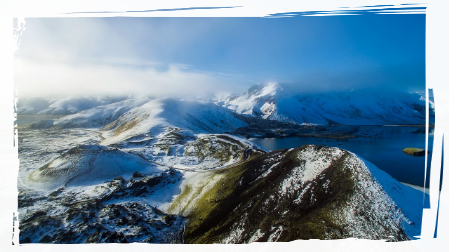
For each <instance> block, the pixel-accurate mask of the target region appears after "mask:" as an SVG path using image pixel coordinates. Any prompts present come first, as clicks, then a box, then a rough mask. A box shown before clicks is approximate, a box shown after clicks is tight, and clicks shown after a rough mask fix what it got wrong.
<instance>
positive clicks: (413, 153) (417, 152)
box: [402, 148, 430, 157]
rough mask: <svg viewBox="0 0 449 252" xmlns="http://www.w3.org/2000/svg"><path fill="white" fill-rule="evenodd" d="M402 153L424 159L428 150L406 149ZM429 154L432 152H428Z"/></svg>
mask: <svg viewBox="0 0 449 252" xmlns="http://www.w3.org/2000/svg"><path fill="white" fill-rule="evenodd" d="M402 152H404V153H405V154H408V155H410V156H414V157H423V156H425V155H426V150H424V149H421V148H405V149H403V150H402ZM429 153H430V151H427V154H429Z"/></svg>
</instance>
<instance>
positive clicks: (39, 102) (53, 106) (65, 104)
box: [17, 96, 126, 115]
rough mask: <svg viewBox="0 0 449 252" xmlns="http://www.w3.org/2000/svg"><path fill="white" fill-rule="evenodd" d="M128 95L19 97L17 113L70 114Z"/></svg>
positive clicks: (118, 99) (116, 100)
mask: <svg viewBox="0 0 449 252" xmlns="http://www.w3.org/2000/svg"><path fill="white" fill-rule="evenodd" d="M124 99H126V97H79V96H70V97H62V98H39V97H29V98H19V99H18V104H17V114H19V115H36V114H40V115H70V114H75V113H78V112H80V111H83V110H86V109H90V108H94V107H97V106H101V105H105V104H110V103H114V102H118V101H121V100H124Z"/></svg>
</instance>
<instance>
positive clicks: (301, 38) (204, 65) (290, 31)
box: [15, 14, 425, 97]
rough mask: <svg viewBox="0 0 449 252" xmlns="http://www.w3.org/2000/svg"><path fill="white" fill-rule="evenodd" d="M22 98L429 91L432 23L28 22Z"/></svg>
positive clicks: (369, 18) (374, 19)
mask: <svg viewBox="0 0 449 252" xmlns="http://www.w3.org/2000/svg"><path fill="white" fill-rule="evenodd" d="M26 21H27V23H26V25H25V27H26V30H25V31H24V33H23V36H22V39H21V44H20V49H19V50H18V52H17V53H16V55H15V56H16V59H17V60H19V66H18V68H17V71H16V76H15V81H16V84H17V85H18V86H19V96H41V97H45V96H53V95H89V94H102V95H128V94H145V95H154V96H180V95H182V96H185V95H204V94H211V93H239V92H242V91H244V90H246V89H247V88H248V87H249V86H251V85H253V84H256V83H265V82H269V81H276V82H281V83H286V84H288V85H290V86H292V87H294V88H296V89H298V90H300V91H302V92H334V91H350V90H353V89H371V90H377V91H380V92H385V91H387V92H389V91H395V90H400V91H407V92H416V91H424V89H425V15H422V14H412V15H373V14H371V15H360V16H331V17H294V18H276V19H275V18H33V19H27V20H26Z"/></svg>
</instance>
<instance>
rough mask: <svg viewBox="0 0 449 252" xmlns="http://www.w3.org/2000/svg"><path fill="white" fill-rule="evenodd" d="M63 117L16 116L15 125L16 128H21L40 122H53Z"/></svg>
mask: <svg viewBox="0 0 449 252" xmlns="http://www.w3.org/2000/svg"><path fill="white" fill-rule="evenodd" d="M63 116H64V115H17V120H16V121H15V123H17V126H18V127H23V126H27V125H30V124H31V123H34V122H39V121H41V120H55V119H58V118H60V117H63Z"/></svg>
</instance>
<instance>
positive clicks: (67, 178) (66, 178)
mask: <svg viewBox="0 0 449 252" xmlns="http://www.w3.org/2000/svg"><path fill="white" fill-rule="evenodd" d="M163 170H165V168H160V167H158V166H156V165H154V164H152V163H150V162H148V161H146V160H144V159H142V158H141V157H139V156H136V155H132V154H128V153H125V152H122V151H120V150H118V149H112V148H107V147H105V146H100V145H80V146H78V147H75V148H73V149H71V150H69V151H68V152H66V153H64V154H62V155H61V156H60V157H58V158H56V159H54V160H53V161H51V162H49V163H48V164H46V165H44V166H43V167H41V168H39V169H37V170H35V171H33V172H31V173H30V174H29V175H28V177H27V178H26V181H25V183H26V184H28V185H29V186H32V187H36V188H39V189H45V190H54V189H56V188H59V187H62V186H81V185H83V186H87V185H94V184H97V183H100V182H104V181H108V180H112V179H114V178H116V177H118V176H122V177H124V178H125V179H129V178H130V177H131V176H132V174H133V173H134V172H139V173H144V174H147V175H148V174H158V173H161V172H162V171H163Z"/></svg>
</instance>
